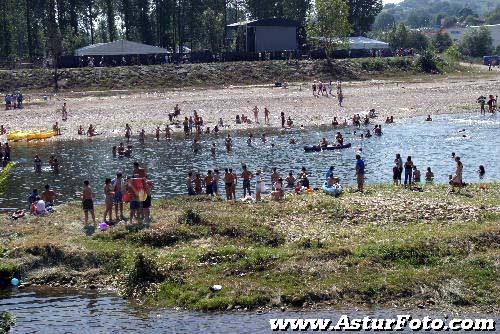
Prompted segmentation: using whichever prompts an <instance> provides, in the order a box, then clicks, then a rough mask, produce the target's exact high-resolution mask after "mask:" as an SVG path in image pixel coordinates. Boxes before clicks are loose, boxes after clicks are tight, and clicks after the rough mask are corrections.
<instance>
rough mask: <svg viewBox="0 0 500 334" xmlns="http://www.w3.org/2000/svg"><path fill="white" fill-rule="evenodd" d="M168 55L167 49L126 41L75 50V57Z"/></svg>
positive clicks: (93, 45)
mask: <svg viewBox="0 0 500 334" xmlns="http://www.w3.org/2000/svg"><path fill="white" fill-rule="evenodd" d="M167 53H168V51H167V49H163V48H160V47H157V46H152V45H147V44H142V43H136V42H130V41H125V40H119V41H115V42H110V43H98V44H92V45H88V46H85V47H83V48H80V49H76V50H75V56H130V55H165V54H167Z"/></svg>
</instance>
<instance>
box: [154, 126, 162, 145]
mask: <svg viewBox="0 0 500 334" xmlns="http://www.w3.org/2000/svg"><path fill="white" fill-rule="evenodd" d="M160 132H161V130H160V126H159V125H158V126H157V127H156V131H155V138H156V141H160Z"/></svg>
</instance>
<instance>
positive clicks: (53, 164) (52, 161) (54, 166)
mask: <svg viewBox="0 0 500 334" xmlns="http://www.w3.org/2000/svg"><path fill="white" fill-rule="evenodd" d="M33 166H34V170H35V173H41V172H42V167H43V161H42V159H41V158H40V156H39V155H38V154H35V157H34V159H33ZM49 166H50V169H51V170H52V172H53V173H54V174H59V161H58V160H57V158H56V157H55V156H53V155H51V156H50V158H49Z"/></svg>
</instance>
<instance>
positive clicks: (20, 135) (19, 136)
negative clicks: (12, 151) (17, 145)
mask: <svg viewBox="0 0 500 334" xmlns="http://www.w3.org/2000/svg"><path fill="white" fill-rule="evenodd" d="M30 133H31V132H30V131H14V132H11V133H9V134H7V140H12V141H18V140H23V139H27V138H28V135H29V134H30Z"/></svg>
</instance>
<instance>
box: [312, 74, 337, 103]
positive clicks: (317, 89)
mask: <svg viewBox="0 0 500 334" xmlns="http://www.w3.org/2000/svg"><path fill="white" fill-rule="evenodd" d="M336 86H337V100H338V102H339V106H340V107H342V102H343V101H344V94H343V93H342V83H341V82H340V81H338V82H337V85H336ZM332 91H333V82H332V81H331V80H330V82H329V83H323V82H321V81H319V82H317V81H314V82H313V84H312V92H313V96H314V97H321V96H326V97H329V96H335V95H333V93H332Z"/></svg>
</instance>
